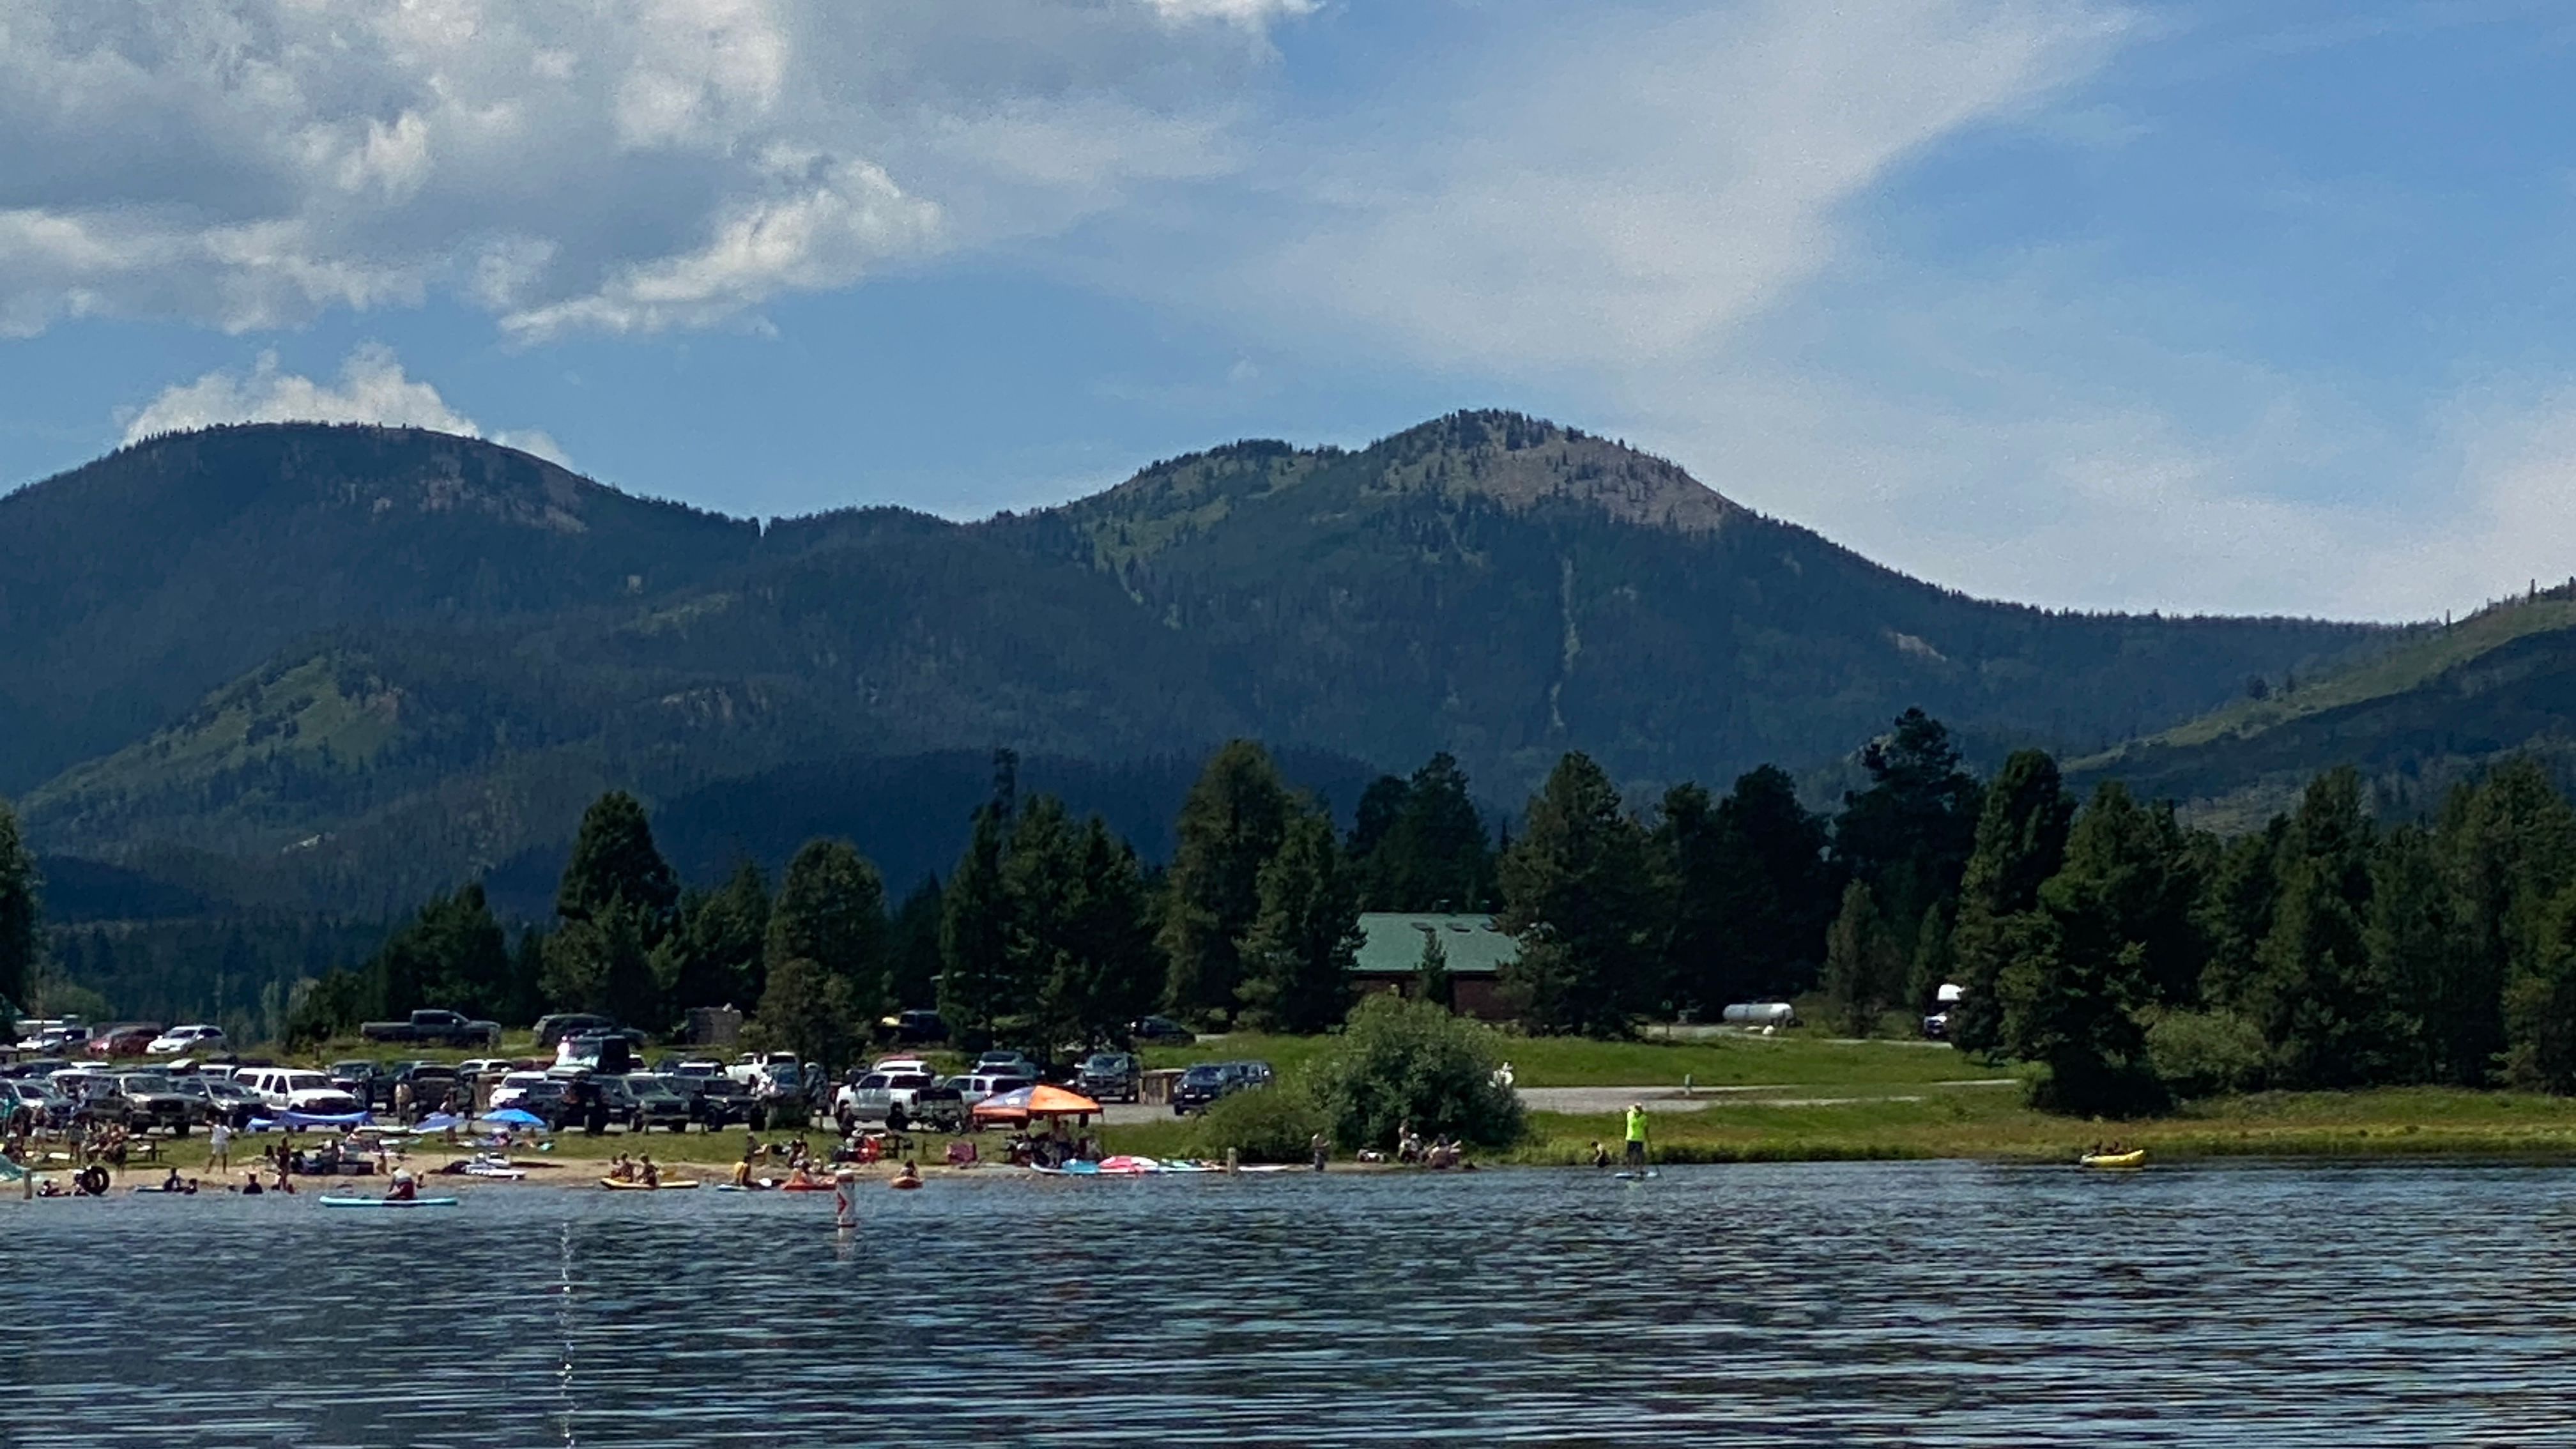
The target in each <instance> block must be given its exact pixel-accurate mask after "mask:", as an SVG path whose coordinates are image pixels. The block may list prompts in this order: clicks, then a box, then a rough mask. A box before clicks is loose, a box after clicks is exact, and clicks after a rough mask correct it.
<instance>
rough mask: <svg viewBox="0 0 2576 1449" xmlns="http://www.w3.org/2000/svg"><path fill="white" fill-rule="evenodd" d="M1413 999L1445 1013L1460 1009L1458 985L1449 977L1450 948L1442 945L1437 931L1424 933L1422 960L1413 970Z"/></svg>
mask: <svg viewBox="0 0 2576 1449" xmlns="http://www.w3.org/2000/svg"><path fill="white" fill-rule="evenodd" d="M1413 999H1414V1000H1416V1001H1427V1002H1430V1003H1431V1004H1432V1005H1434V1006H1437V1007H1439V1008H1441V1009H1442V1010H1444V1011H1454V1010H1456V1009H1457V1007H1458V983H1457V982H1456V981H1455V980H1453V979H1451V977H1450V975H1449V948H1448V947H1446V946H1443V945H1441V944H1440V933H1439V932H1438V931H1437V930H1431V931H1425V932H1423V933H1422V959H1421V962H1420V964H1418V965H1416V966H1415V967H1414V968H1413Z"/></svg>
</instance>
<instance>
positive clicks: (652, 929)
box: [555, 790, 680, 941]
mask: <svg viewBox="0 0 2576 1449" xmlns="http://www.w3.org/2000/svg"><path fill="white" fill-rule="evenodd" d="M611 898H615V899H618V900H622V901H624V902H625V903H626V905H627V907H628V908H629V909H630V910H638V911H641V912H642V913H643V917H642V919H643V920H644V922H645V925H646V936H647V939H648V941H659V940H660V939H661V938H662V937H663V935H664V934H665V933H666V932H667V931H668V930H669V927H670V921H671V915H672V911H673V908H674V907H676V906H677V905H678V904H679V900H680V884H679V879H678V877H676V876H674V875H673V874H672V873H671V863H670V862H669V861H666V860H664V859H663V858H662V852H661V851H660V850H659V849H657V848H656V847H655V846H654V844H653V827H652V823H651V822H650V821H648V820H647V819H646V818H645V816H644V806H643V805H642V803H641V802H639V801H637V800H636V798H635V797H634V796H632V795H629V794H627V793H626V792H625V791H623V790H611V791H609V792H608V793H607V794H605V795H602V796H600V797H599V798H598V799H597V800H594V801H592V802H591V806H590V808H589V809H588V810H586V811H584V812H582V817H581V833H580V834H579V835H577V836H576V837H574V839H573V845H572V858H571V860H570V861H568V862H566V864H565V865H564V873H563V880H562V881H561V883H560V884H558V885H557V886H556V887H555V914H556V915H557V916H560V917H562V918H563V919H564V920H566V921H587V920H589V919H590V918H591V917H592V915H593V914H595V913H596V912H597V911H598V910H599V909H600V908H601V907H602V906H604V905H605V904H607V902H608V901H609V900H610V899H611Z"/></svg>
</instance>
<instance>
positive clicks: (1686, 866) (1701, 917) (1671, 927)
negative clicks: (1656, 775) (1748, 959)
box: [1651, 783, 1758, 1013]
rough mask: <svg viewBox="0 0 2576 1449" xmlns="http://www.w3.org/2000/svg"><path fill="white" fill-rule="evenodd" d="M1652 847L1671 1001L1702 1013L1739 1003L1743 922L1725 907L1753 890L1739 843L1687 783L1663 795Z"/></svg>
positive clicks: (1704, 793) (1704, 798) (1711, 805)
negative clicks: (1663, 915) (1663, 905)
mask: <svg viewBox="0 0 2576 1449" xmlns="http://www.w3.org/2000/svg"><path fill="white" fill-rule="evenodd" d="M1651 844H1652V848H1653V853H1654V863H1655V870H1656V873H1657V876H1658V878H1659V884H1660V885H1661V887H1662V890H1663V894H1664V899H1665V901H1666V903H1667V905H1668V908H1669V914H1668V916H1667V917H1666V919H1665V923H1664V931H1663V936H1664V963H1663V968H1662V970H1661V972H1660V974H1661V976H1662V978H1663V981H1664V985H1665V989H1666V990H1667V991H1668V992H1669V993H1670V995H1671V1002H1670V1004H1671V1005H1672V1006H1673V1007H1675V1008H1677V1009H1679V1008H1688V1009H1693V1010H1697V1011H1700V1012H1703V1013H1707V1012H1712V1011H1715V1010H1719V1009H1723V1008H1724V1007H1725V1005H1726V1004H1727V1002H1728V1001H1730V1000H1737V999H1741V998H1739V997H1738V996H1737V995H1736V992H1737V991H1738V990H1739V989H1740V983H1741V982H1742V981H1743V979H1744V977H1745V976H1746V975H1747V974H1748V973H1747V972H1746V971H1745V970H1744V958H1745V955H1746V953H1745V951H1744V950H1743V949H1742V945H1741V942H1742V929H1743V922H1742V921H1740V920H1739V919H1737V918H1736V917H1735V916H1734V915H1732V914H1731V913H1730V911H1729V909H1728V908H1729V907H1730V906H1734V905H1737V904H1738V903H1739V901H1740V899H1741V898H1742V897H1744V896H1749V895H1752V894H1755V893H1756V891H1757V890H1758V885H1756V884H1755V883H1753V882H1750V881H1747V880H1746V879H1745V876H1746V873H1747V872H1746V867H1747V865H1748V862H1747V861H1746V859H1745V854H1746V852H1745V850H1744V848H1743V843H1742V842H1741V841H1739V840H1736V839H1734V838H1733V837H1732V836H1731V834H1730V832H1729V831H1728V830H1727V828H1726V827H1725V826H1724V825H1723V824H1722V823H1720V821H1719V819H1718V814H1717V804H1716V802H1715V801H1713V800H1711V799H1709V796H1708V791H1707V790H1705V789H1703V788H1702V787H1700V786H1698V785H1695V784H1687V783H1686V784H1680V785H1675V786H1673V787H1672V788H1671V789H1669V790H1666V791H1665V792H1664V801H1663V808H1662V809H1661V810H1659V811H1658V812H1657V813H1656V819H1655V831H1654V834H1653V836H1652V837H1651ZM1739 884H1740V885H1742V886H1744V887H1750V888H1748V889H1738V888H1736V887H1738V886H1739Z"/></svg>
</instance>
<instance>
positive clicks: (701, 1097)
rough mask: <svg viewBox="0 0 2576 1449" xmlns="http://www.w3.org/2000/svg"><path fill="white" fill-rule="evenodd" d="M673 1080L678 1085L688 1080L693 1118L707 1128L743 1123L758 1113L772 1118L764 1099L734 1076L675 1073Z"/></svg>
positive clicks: (690, 1110)
mask: <svg viewBox="0 0 2576 1449" xmlns="http://www.w3.org/2000/svg"><path fill="white" fill-rule="evenodd" d="M672 1081H673V1084H674V1085H675V1086H676V1085H679V1084H681V1083H686V1084H688V1087H689V1117H690V1120H692V1121H694V1122H696V1123H697V1124H698V1126H699V1127H701V1128H703V1129H704V1130H706V1131H709V1132H713V1131H715V1130H716V1129H717V1128H719V1127H734V1126H739V1125H741V1124H743V1123H747V1122H749V1121H751V1119H752V1118H753V1116H754V1115H755V1114H756V1115H758V1116H759V1117H760V1118H761V1120H763V1121H764V1122H765V1121H767V1120H768V1116H769V1112H768V1109H767V1108H765V1107H763V1106H761V1105H760V1099H759V1098H757V1097H754V1096H753V1095H752V1094H751V1089H750V1088H749V1087H746V1086H744V1085H743V1084H742V1083H740V1082H737V1081H735V1080H734V1079H733V1078H731V1077H727V1076H711V1077H682V1076H674V1077H673V1079H672Z"/></svg>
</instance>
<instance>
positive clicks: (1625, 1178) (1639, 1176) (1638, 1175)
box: [1610, 1167, 1663, 1182]
mask: <svg viewBox="0 0 2576 1449" xmlns="http://www.w3.org/2000/svg"><path fill="white" fill-rule="evenodd" d="M1610 1175H1611V1176H1612V1177H1615V1178H1617V1179H1618V1180H1619V1181H1621V1182H1642V1181H1644V1180H1645V1179H1647V1178H1650V1177H1661V1176H1663V1174H1662V1173H1661V1172H1659V1171H1657V1170H1656V1169H1654V1168H1651V1167H1649V1168H1647V1169H1646V1170H1645V1171H1643V1172H1614V1173H1612V1174H1610Z"/></svg>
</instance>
